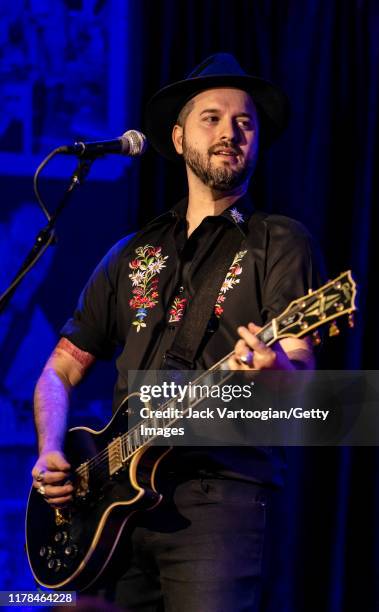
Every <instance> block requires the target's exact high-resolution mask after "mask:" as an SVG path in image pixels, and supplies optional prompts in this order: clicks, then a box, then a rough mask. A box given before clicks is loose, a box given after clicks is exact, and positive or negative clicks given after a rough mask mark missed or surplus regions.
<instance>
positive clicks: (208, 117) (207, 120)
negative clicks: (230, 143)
mask: <svg viewBox="0 0 379 612" xmlns="http://www.w3.org/2000/svg"><path fill="white" fill-rule="evenodd" d="M218 120H219V118H218V116H217V115H206V116H205V117H204V118H203V121H204V122H205V123H217V121H218Z"/></svg>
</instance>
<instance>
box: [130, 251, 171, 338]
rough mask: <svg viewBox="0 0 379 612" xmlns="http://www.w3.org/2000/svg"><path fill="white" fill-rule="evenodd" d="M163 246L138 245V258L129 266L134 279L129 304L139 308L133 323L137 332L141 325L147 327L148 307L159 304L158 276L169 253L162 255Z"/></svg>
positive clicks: (164, 265) (136, 308)
mask: <svg viewBox="0 0 379 612" xmlns="http://www.w3.org/2000/svg"><path fill="white" fill-rule="evenodd" d="M161 251H162V247H153V246H151V245H150V244H148V245H146V246H143V247H138V248H137V249H136V251H135V252H136V255H137V257H136V259H133V260H132V261H131V262H130V263H129V268H130V269H131V270H132V272H131V274H129V278H130V279H131V281H132V286H133V287H134V289H132V293H133V296H134V297H133V298H132V299H131V300H130V302H129V306H130V307H131V308H133V309H134V310H137V312H136V315H135V320H134V321H133V323H132V325H135V326H136V328H137V332H139V331H140V329H141V327H146V323H145V321H144V319H145V318H146V316H147V313H148V309H149V308H153V307H154V306H156V305H157V304H158V295H159V293H158V283H159V279H158V278H157V276H158V274H160V272H161V270H163V268H165V267H166V264H165V261H166V259H168V255H166V256H165V257H163V256H162V253H161Z"/></svg>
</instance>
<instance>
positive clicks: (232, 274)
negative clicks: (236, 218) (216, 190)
mask: <svg viewBox="0 0 379 612" xmlns="http://www.w3.org/2000/svg"><path fill="white" fill-rule="evenodd" d="M231 212H232V211H231ZM237 212H238V211H237ZM238 214H240V213H238ZM241 216H242V215H241ZM246 253H247V251H238V253H237V254H236V256H235V257H234V259H233V262H232V265H231V266H230V268H229V270H228V272H227V274H226V276H225V280H224V282H223V283H222V286H221V289H220V293H219V294H218V297H217V300H216V304H215V306H214V313H215V315H216V317H217V318H220V317H221V315H222V313H223V312H224V309H223V307H222V306H221V304H223V302H225V293H226V292H227V291H229V289H233V287H234V286H235V285H237V284H238V283H239V282H240V279H239V278H237V276H240V274H241V273H242V266H240V265H239V263H240V261H241V260H242V259H243V257H245V255H246Z"/></svg>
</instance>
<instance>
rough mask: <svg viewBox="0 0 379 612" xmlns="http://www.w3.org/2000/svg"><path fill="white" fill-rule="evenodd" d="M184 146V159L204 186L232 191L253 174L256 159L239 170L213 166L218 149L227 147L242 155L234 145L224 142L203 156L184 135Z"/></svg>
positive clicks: (226, 166) (224, 166)
mask: <svg viewBox="0 0 379 612" xmlns="http://www.w3.org/2000/svg"><path fill="white" fill-rule="evenodd" d="M182 146H183V158H184V161H185V163H186V164H187V166H188V167H189V168H191V170H192V172H193V173H194V174H195V175H196V176H197V177H198V178H199V179H200V180H201V182H202V183H204V185H206V186H207V187H211V188H212V189H216V190H218V191H230V190H232V189H235V188H237V187H240V186H241V185H243V184H244V183H245V182H246V181H248V180H249V179H250V177H251V175H252V174H253V171H254V167H255V161H256V160H255V159H252V160H250V162H246V161H245V162H244V164H243V165H241V166H240V167H238V168H232V167H231V166H229V165H227V164H225V165H223V166H222V167H215V166H214V165H213V164H212V155H213V152H214V151H215V150H217V149H218V148H221V147H225V146H227V147H228V148H231V149H234V151H235V152H236V153H237V154H238V153H240V151H239V150H238V149H237V147H236V146H235V145H233V144H230V143H225V142H222V143H219V144H218V145H214V146H213V147H211V148H210V149H208V153H207V154H202V153H200V152H199V151H198V150H197V149H194V148H193V147H191V145H189V144H188V143H187V141H186V138H185V134H183V143H182Z"/></svg>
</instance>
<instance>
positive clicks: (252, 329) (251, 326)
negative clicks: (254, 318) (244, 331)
mask: <svg viewBox="0 0 379 612" xmlns="http://www.w3.org/2000/svg"><path fill="white" fill-rule="evenodd" d="M247 328H248V330H249V331H250V332H251V333H252V334H255V335H257V333H258V332H260V331H261V329H262V328H261V327H260V326H259V325H255V323H248V325H247Z"/></svg>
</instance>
